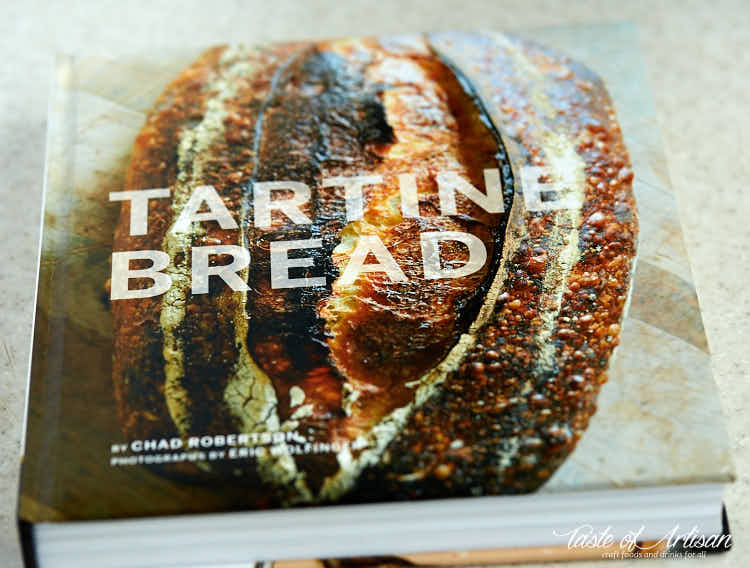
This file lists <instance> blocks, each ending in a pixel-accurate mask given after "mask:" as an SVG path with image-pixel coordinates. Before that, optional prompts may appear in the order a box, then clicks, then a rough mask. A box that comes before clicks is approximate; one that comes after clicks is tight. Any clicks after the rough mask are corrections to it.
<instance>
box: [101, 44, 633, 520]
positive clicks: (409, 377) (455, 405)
mask: <svg viewBox="0 0 750 568" xmlns="http://www.w3.org/2000/svg"><path fill="white" fill-rule="evenodd" d="M540 101H543V102H541V103H540ZM550 132H553V133H555V135H556V138H555V140H553V141H550V139H549V133H550ZM506 145H509V148H508V150H509V151H510V156H508V153H507V151H506ZM560 148H563V150H564V151H568V152H569V155H568V156H567V159H569V160H571V159H572V160H573V161H574V162H575V164H576V167H577V168H579V169H580V176H579V179H577V180H574V182H575V183H576V184H577V185H576V188H577V191H580V193H581V197H582V206H581V208H580V209H578V210H575V211H573V212H570V211H553V212H546V213H543V212H531V211H528V210H526V208H525V206H524V200H523V198H522V197H520V195H521V194H520V191H523V188H521V189H520V191H519V192H516V190H515V188H516V186H517V185H518V184H519V181H520V180H519V172H520V171H521V168H523V167H524V166H529V165H533V166H543V167H545V166H550V165H552V164H554V163H555V161H556V160H558V161H559V158H560V155H562V154H560V152H559V150H560ZM487 167H498V168H499V169H500V170H501V171H502V172H503V191H504V201H505V203H504V205H505V211H506V213H505V214H494V215H493V214H487V213H486V212H484V211H483V210H482V209H481V208H479V207H478V206H476V205H475V204H473V203H472V202H471V201H469V200H468V199H463V200H462V199H461V196H460V195H459V203H458V205H459V210H460V211H461V212H462V213H463V214H462V215H460V216H458V217H455V218H454V217H451V218H447V217H441V216H440V215H439V207H438V200H437V189H436V187H435V186H434V182H432V184H431V183H430V181H429V180H430V179H431V178H430V174H432V175H433V177H434V173H435V172H436V171H439V170H444V169H454V170H458V171H459V172H460V173H462V175H464V176H466V177H467V178H468V179H470V180H471V181H472V183H473V185H475V186H476V187H480V188H481V187H483V185H484V183H483V181H482V179H481V173H482V170H483V169H484V168H487ZM629 168H630V165H629V160H628V157H627V152H626V150H625V147H624V144H623V140H622V136H621V133H620V130H619V126H618V125H617V121H616V117H615V114H614V110H613V108H612V104H611V101H610V99H609V96H608V95H607V93H606V90H605V89H604V86H603V84H602V83H601V81H600V80H599V79H597V78H596V77H595V76H594V75H593V74H592V73H591V72H590V71H588V70H586V69H585V68H583V67H581V66H579V65H577V64H575V63H573V62H572V61H570V60H568V59H567V58H565V57H563V56H560V55H558V54H556V53H554V52H551V51H548V50H545V49H543V48H541V47H538V46H536V45H534V44H531V43H528V42H524V41H522V40H519V39H514V38H508V37H506V36H496V37H489V36H479V35H474V34H465V35H461V34H458V35H455V34H453V35H447V34H444V35H434V36H429V37H426V38H425V37H417V36H414V37H403V38H382V39H365V40H339V41H333V42H317V43H289V44H279V45H275V46H271V47H263V48H224V47H221V48H216V49H213V50H210V51H208V52H207V53H206V54H204V55H203V56H202V57H201V58H200V59H199V60H198V61H196V63H194V64H193V65H192V66H191V67H190V68H189V69H187V70H186V71H185V72H183V73H182V74H181V75H180V76H179V77H178V78H177V79H175V81H173V82H172V83H170V85H169V86H168V87H167V89H166V90H165V92H164V93H163V94H162V96H161V97H160V99H159V100H158V101H157V103H156V104H155V106H154V108H153V109H152V111H151V112H150V113H149V116H148V118H147V121H146V125H145V126H144V128H143V130H142V131H141V133H140V134H139V136H138V138H137V139H136V142H135V145H134V149H133V156H132V159H131V163H130V167H129V170H128V174H127V188H128V189H145V188H154V187H170V188H171V189H172V199H171V203H170V200H154V201H152V203H151V207H150V212H149V233H148V235H147V236H146V237H137V238H135V237H130V236H129V235H128V227H129V209H128V204H127V203H125V204H124V205H123V208H122V212H121V220H120V224H119V225H118V228H117V231H116V234H115V250H137V249H144V248H152V249H157V250H165V251H167V252H168V253H169V254H170V256H171V257H172V258H173V261H174V266H173V267H171V268H170V269H169V270H170V275H171V277H172V278H173V281H174V282H175V283H177V285H176V286H173V289H172V290H170V292H168V293H167V294H166V295H165V296H164V297H156V298H149V299H145V300H144V299H140V300H118V301H115V302H113V303H112V306H113V312H114V315H115V355H114V383H115V394H116V397H117V401H118V408H119V409H120V418H121V421H122V424H123V429H124V432H125V434H126V436H128V437H129V438H131V439H145V438H152V437H168V436H182V437H186V436H189V435H202V434H215V433H216V434H226V433H232V432H255V433H257V432H263V431H266V432H270V431H284V430H295V431H297V432H301V433H302V434H303V435H305V436H306V437H307V438H308V439H309V440H312V441H329V442H331V441H337V440H343V441H348V442H352V441H355V440H356V441H357V442H358V443H359V446H358V448H357V449H356V450H347V451H345V452H339V454H338V455H337V454H335V453H329V454H322V455H310V456H304V457H299V458H293V457H290V456H282V457H275V458H270V457H269V458H267V459H258V460H257V462H256V463H255V465H254V466H253V465H252V464H250V465H247V466H243V467H241V468H237V466H236V464H225V463H222V462H212V463H210V464H208V463H203V464H198V465H196V464H186V463H183V464H179V465H176V464H172V465H169V466H163V467H162V468H161V471H162V472H163V473H166V474H170V475H178V476H181V477H183V478H185V479H191V480H206V479H209V480H210V479H213V478H215V477H217V476H218V477H226V476H230V475H231V476H232V477H233V478H235V480H236V481H247V482H248V503H249V504H251V505H254V506H265V505H266V504H272V503H292V502H299V501H303V502H311V501H321V500H322V501H326V500H330V501H340V500H342V499H348V500H351V501H358V502H361V501H368V500H382V499H394V498H418V497H431V496H447V495H470V494H498V493H507V492H524V491H530V490H533V489H535V488H536V487H538V485H540V484H541V483H543V481H544V480H546V479H547V478H548V477H549V475H551V473H552V472H553V471H554V469H555V468H556V467H557V466H558V465H559V464H560V463H561V462H562V461H563V460H564V459H565V457H566V456H567V455H568V454H569V453H570V452H571V451H572V449H573V448H574V447H575V444H576V442H577V440H578V438H579V437H580V436H581V434H582V433H583V431H584V430H585V428H586V425H587V423H588V419H589V418H590V416H591V415H592V414H593V412H594V411H595V400H596V395H597V393H598V391H599V388H600V385H601V384H602V383H603V382H604V381H605V380H606V375H605V371H606V367H607V364H608V360H609V357H610V356H611V354H612V350H613V349H614V347H615V345H616V344H617V336H618V332H619V322H620V321H621V318H622V314H623V310H624V307H625V303H626V299H627V294H628V289H629V283H630V272H631V268H632V263H633V260H634V256H635V238H636V233H637V224H636V215H635V204H634V200H633V196H632V190H631V186H632V172H631V171H630V169H629ZM405 171H409V172H415V173H416V174H417V175H418V179H419V180H420V181H419V190H420V214H421V215H422V216H421V217H420V218H416V219H407V218H403V217H402V216H401V214H400V212H399V211H398V210H397V209H396V210H394V208H393V207H392V205H391V204H392V203H393V201H394V197H397V196H398V189H397V188H398V180H397V174H399V173H403V172H405ZM364 173H378V174H381V175H383V177H384V180H385V183H383V184H380V185H376V186H375V185H374V186H371V187H367V188H365V198H366V206H365V211H364V218H363V219H362V220H361V221H355V222H350V221H347V219H346V212H345V209H344V199H343V193H342V191H343V190H342V188H335V187H332V188H323V187H322V184H321V180H322V179H323V178H325V177H335V176H351V175H362V174H364ZM278 179H283V180H289V179H292V180H297V181H302V182H304V183H306V184H308V185H309V186H311V188H313V197H312V199H311V200H310V202H309V203H308V204H307V205H306V207H308V209H306V210H305V213H306V214H308V216H309V217H310V218H311V219H313V223H312V225H311V226H304V227H301V226H299V225H294V224H292V223H290V222H285V221H283V220H281V219H278V218H277V219H275V223H274V225H273V226H272V227H271V228H269V229H262V228H258V227H256V226H254V225H253V223H252V218H253V209H252V207H253V204H252V199H250V197H251V186H252V183H253V182H257V181H271V180H278ZM196 185H213V186H214V187H215V188H216V190H217V192H218V193H219V195H220V196H221V197H222V199H223V200H224V201H225V203H227V205H228V206H229V207H230V210H232V211H233V212H235V213H236V214H238V216H239V218H240V219H241V230H240V231H226V230H222V229H221V228H219V227H218V225H215V224H214V223H204V224H202V227H201V228H200V229H197V230H196V231H195V232H194V233H193V234H191V235H189V236H187V237H184V238H182V240H180V239H178V238H177V237H174V236H171V235H170V233H169V232H168V229H169V227H170V226H171V224H172V222H173V221H174V219H175V217H176V214H177V213H178V212H179V209H180V207H181V206H182V205H184V203H185V201H186V199H187V196H188V195H189V192H190V189H191V187H194V186H196ZM514 194H515V199H514V198H513V196H514ZM287 221H288V220H287ZM429 230H458V231H463V232H470V233H472V234H474V235H476V236H478V237H479V238H480V239H481V240H482V241H483V242H484V244H485V246H486V247H487V249H488V253H489V254H488V256H489V261H488V262H487V264H486V265H485V267H484V269H483V270H481V271H479V272H477V273H475V274H473V275H471V276H470V277H466V278H461V279H457V280H456V281H446V280H442V281H440V280H437V281H428V280H425V279H424V278H423V277H422V276H421V275H420V274H418V271H417V268H418V267H419V264H418V258H419V257H418V252H419V251H418V248H419V233H421V232H424V231H429ZM367 234H375V235H378V236H379V237H380V238H381V239H382V240H383V242H384V243H385V244H386V246H387V247H388V248H389V250H390V251H391V253H392V254H393V256H394V257H395V259H396V261H397V262H398V263H399V265H400V266H401V267H402V268H403V270H404V272H405V273H407V275H408V276H409V282H408V283H406V284H401V283H393V282H390V281H388V280H387V279H386V278H385V277H384V276H383V275H382V274H378V273H369V274H366V275H363V276H362V277H361V278H360V279H359V280H358V281H357V282H356V285H355V286H354V287H352V286H344V285H342V284H341V283H340V280H339V277H340V274H341V272H342V271H343V268H344V267H345V265H346V262H347V261H348V254H349V253H350V252H351V248H349V249H347V247H346V243H348V242H352V241H354V242H356V239H357V238H358V237H359V236H361V235H367ZM309 238H319V239H321V240H322V242H323V244H324V246H323V248H322V249H321V250H320V252H319V253H312V254H313V255H314V256H315V261H316V265H317V266H319V267H323V274H325V276H326V277H327V279H328V285H327V286H326V287H319V288H301V289H291V290H273V289H271V288H270V283H269V281H268V267H269V264H268V262H269V261H268V258H269V257H268V246H269V243H270V242H272V241H275V240H280V239H284V240H291V239H309ZM205 244H239V245H241V246H244V247H246V248H248V249H249V250H250V253H251V259H252V265H251V269H250V270H249V271H245V272H244V273H243V277H244V278H245V279H246V281H247V282H248V284H249V286H250V291H249V292H248V293H242V294H241V293H236V292H232V291H231V290H230V289H229V288H227V287H226V286H221V285H212V288H211V291H210V293H209V294H207V295H200V296H196V295H190V294H189V292H188V291H186V289H187V286H188V274H189V270H190V267H189V262H188V261H189V259H188V258H187V256H188V255H186V254H185V253H186V251H187V250H188V249H189V247H190V246H199V245H205ZM444 252H445V254H446V256H447V260H451V258H455V259H457V260H460V259H461V258H462V253H461V250H460V249H455V250H447V251H444ZM415 253H416V254H415ZM138 284H139V283H136V285H138ZM142 285H146V283H143V284H142ZM362 361H365V362H367V364H363V363H362ZM295 388H296V389H299V391H297V390H294V389H295ZM300 391H301V392H302V396H303V400H302V401H301V402H300V401H299V396H300V395H299V392H300ZM268 496H270V500H269V499H268Z"/></svg>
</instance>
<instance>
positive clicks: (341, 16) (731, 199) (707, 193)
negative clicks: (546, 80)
mask: <svg viewBox="0 0 750 568" xmlns="http://www.w3.org/2000/svg"><path fill="white" fill-rule="evenodd" d="M623 4H624V3H622V2H617V1H598V2H595V1H590V2H577V3H575V4H572V3H559V2H554V1H534V0H519V1H514V2H500V1H498V0H495V1H492V0H490V1H475V2H471V3H466V2H458V1H444V2H439V1H433V2H423V3H420V2H413V3H408V2H404V1H403V0H401V1H389V0H379V1H378V2H376V3H372V5H370V3H368V2H353V1H350V2H346V3H343V2H335V1H330V2H329V1H326V2H306V3H297V2H292V1H286V0H274V1H273V2H270V3H265V2H262V1H261V2H255V1H253V2H228V1H226V2H225V1H219V0H213V1H212V2H194V1H181V2H179V3H178V2H173V3H159V4H156V3H153V2H128V3H123V2H110V1H98V2H82V1H74V2H66V3H64V4H63V3H60V4H57V5H49V6H48V5H46V4H45V3H43V2H33V1H31V2H24V3H23V4H21V3H20V2H17V3H13V4H12V5H11V3H10V2H6V3H3V5H2V7H0V15H2V16H3V17H2V18H0V45H2V47H3V50H2V52H3V53H5V54H6V57H4V58H3V59H2V61H1V62H0V108H1V109H3V112H2V113H0V133H2V142H3V144H2V148H3V151H2V152H0V171H1V172H2V175H3V180H2V183H0V200H1V201H0V203H2V205H3V206H2V209H0V211H2V214H3V217H2V227H3V231H2V233H3V239H2V244H1V245H0V263H1V264H0V265H1V266H2V267H3V268H2V270H0V282H2V294H0V313H3V314H4V316H3V318H2V319H1V320H0V564H1V565H2V566H7V567H8V568H18V567H20V566H21V561H20V555H19V551H18V545H17V544H16V541H17V536H16V531H15V527H14V522H15V502H16V487H17V481H18V454H19V444H20V439H21V428H22V422H23V406H24V397H25V390H26V375H27V361H28V351H29V343H30V333H31V322H32V313H33V307H32V302H33V290H34V274H35V264H36V258H37V248H38V238H39V211H40V207H41V191H42V179H43V163H44V144H45V129H46V120H47V117H46V115H47V95H48V88H49V84H50V77H51V71H52V54H53V53H54V52H56V51H65V52H87V53H113V52H114V53H116V52H122V51H126V52H127V51H139V50H143V49H145V48H163V47H175V46H180V45H209V44H212V43H219V42H227V41H241V42H245V43H257V42H262V41H269V40H282V39H290V38H305V37H330V36H346V35H363V34H382V33H400V32H413V31H420V30H448V29H459V30H469V29H477V28H480V29H497V30H522V29H524V28H530V27H538V26H550V25H560V24H568V23H583V22H611V21H620V20H630V21H632V22H635V23H636V24H638V26H639V27H640V31H641V49H642V50H643V52H644V57H645V60H646V65H647V69H648V79H649V83H650V87H651V89H652V90H653V93H654V98H655V100H656V106H657V110H658V113H659V120H660V124H661V129H662V135H663V137H664V141H665V146H666V154H667V160H668V163H669V166H670V172H671V177H672V183H673V185H674V187H675V190H676V191H677V194H678V199H679V203H680V210H681V214H682V220H683V226H684V229H685V237H686V241H687V248H688V251H689V253H690V256H691V262H692V268H693V271H694V275H695V281H696V286H697V289H698V295H699V298H700V301H701V305H702V308H703V310H704V320H705V325H706V331H707V334H708V340H709V344H710V347H711V351H712V353H713V368H714V374H715V377H716V380H717V382H718V385H719V389H720V394H721V400H722V404H723V408H724V412H725V413H726V415H727V416H728V418H729V431H730V435H731V438H732V450H733V455H734V460H735V464H736V468H737V473H738V479H737V481H736V483H734V484H733V485H732V486H731V487H729V488H728V490H727V492H726V505H727V510H728V513H729V518H730V522H731V525H732V530H733V533H734V540H735V547H734V549H733V550H732V551H731V552H730V553H728V554H723V555H718V556H716V557H710V558H708V559H704V560H697V561H691V560H681V561H680V562H681V563H680V566H684V567H686V568H687V567H689V566H693V565H695V566H698V565H700V566H703V567H713V566H737V565H740V564H741V563H742V560H741V559H744V558H745V556H746V554H747V553H748V552H750V541H748V537H750V530H749V527H748V525H749V524H750V509H748V508H746V507H743V504H744V503H747V502H748V499H749V498H750V452H749V451H748V447H747V446H748V433H750V429H748V428H747V426H748V416H750V414H748V413H747V412H745V411H744V408H743V405H744V403H745V401H748V400H750V382H748V381H746V380H744V379H745V377H746V376H747V375H748V373H750V353H749V352H748V350H747V349H746V343H747V341H746V337H747V332H746V322H747V321H748V319H749V316H750V295H748V294H747V292H746V287H745V283H746V282H747V281H748V280H750V262H749V260H750V259H748V256H750V247H748V249H745V248H744V246H743V245H750V222H748V221H747V220H746V219H745V218H744V213H745V211H750V192H748V191H747V190H746V188H745V187H744V185H742V184H741V183H740V180H742V179H745V180H747V179H750V160H749V159H748V158H747V152H746V148H745V144H746V143H747V142H748V134H747V133H748V130H749V127H750V113H749V112H748V111H747V110H746V109H745V108H743V105H742V103H743V102H745V100H747V98H748V97H747V94H746V92H747V90H748V87H750V57H749V56H748V55H747V53H748V50H750V5H749V4H748V3H747V2H745V1H743V0H735V1H732V0H725V1H719V2H712V3H710V4H709V3H702V2H681V1H669V2H662V3H647V2H642V3H640V2H639V3H629V4H627V5H623ZM648 562H649V566H654V567H659V566H662V565H667V564H671V562H672V561H666V560H664V561H661V560H651V561H648ZM598 564H599V563H585V564H581V566H586V567H590V568H595V567H596V566H597V565H598ZM601 565H603V566H604V565H607V566H609V565H611V564H610V563H606V564H605V563H604V562H602V563H601ZM571 566H575V565H574V564H571Z"/></svg>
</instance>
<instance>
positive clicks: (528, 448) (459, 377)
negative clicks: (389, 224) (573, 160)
mask: <svg viewBox="0 0 750 568" xmlns="http://www.w3.org/2000/svg"><path fill="white" fill-rule="evenodd" d="M461 41H467V42H472V41H475V38H473V37H469V38H466V37H464V38H458V39H457V40H456V42H457V43H458V44H459V45H460V42H461ZM514 42H515V44H516V45H517V46H518V47H519V48H520V49H521V50H523V52H524V54H525V55H526V56H527V57H529V58H530V59H531V60H533V61H535V63H536V64H537V66H538V67H539V68H541V69H543V71H544V73H545V74H546V75H547V77H546V79H547V81H548V82H549V83H548V85H547V89H548V91H549V92H550V94H551V96H550V101H551V103H552V104H553V106H554V107H555V110H556V111H557V112H556V113H555V116H554V119H552V123H553V124H549V126H550V127H554V128H557V129H562V130H563V131H567V132H569V134H570V135H571V136H572V137H573V138H578V139H579V144H578V146H577V148H576V150H577V152H578V154H579V155H580V156H581V157H582V158H583V160H584V163H585V172H586V193H585V198H584V203H583V209H582V219H583V222H582V225H581V227H580V229H579V231H580V232H579V234H580V236H579V242H578V247H579V251H580V258H579V260H578V262H577V263H576V264H575V266H574V267H573V269H572V271H571V272H570V276H569V278H568V280H567V282H566V285H565V291H564V294H563V300H562V305H561V310H560V316H559V317H558V318H557V321H556V325H555V329H554V332H553V333H552V335H551V337H550V338H549V341H551V342H552V343H553V344H554V346H555V366H554V369H552V370H548V371H546V372H543V373H538V372H536V370H535V368H534V362H535V360H536V358H537V357H538V346H536V345H534V343H533V341H532V338H533V337H534V335H535V334H536V333H538V329H539V323H540V322H539V317H538V309H539V307H540V306H539V305H538V299H539V298H540V295H541V293H542V292H543V287H542V277H543V275H544V271H545V265H546V261H547V248H548V243H546V242H545V235H547V233H548V229H549V228H550V222H551V219H552V215H551V214H549V213H547V214H544V213H532V214H530V216H529V218H528V226H527V231H528V233H527V235H526V237H525V238H524V239H523V240H522V242H521V243H520V246H518V248H517V250H516V253H515V254H514V256H513V257H512V259H511V260H510V263H509V265H508V267H507V273H508V278H507V279H506V281H505V283H504V284H503V294H502V295H501V296H500V298H499V301H498V303H497V305H496V307H495V311H494V314H493V316H492V318H491V319H490V321H489V322H488V323H487V325H485V326H484V327H483V328H482V329H481V330H480V331H479V333H478V334H477V343H476V344H475V345H474V347H473V349H472V350H471V351H470V353H469V354H468V356H467V357H466V358H465V361H464V362H463V363H462V365H461V366H460V368H459V369H458V370H457V372H455V373H453V374H452V375H451V376H450V377H449V378H448V379H447V380H446V382H445V384H444V386H443V388H442V389H441V390H440V392H439V393H438V394H437V395H436V396H434V397H433V398H432V399H431V400H429V401H428V402H427V403H426V404H425V405H423V406H422V407H421V408H420V409H419V410H417V411H416V412H415V413H414V415H413V416H412V418H411V419H410V421H409V423H408V424H407V426H406V428H405V429H404V430H403V431H402V432H401V434H400V435H399V436H398V437H397V438H396V439H395V440H394V441H393V442H392V443H391V444H390V446H389V447H388V450H387V452H386V454H385V455H384V457H383V459H382V460H381V463H380V464H378V465H376V466H374V467H372V468H370V469H369V470H367V471H365V472H364V473H363V474H362V475H361V477H360V480H359V483H358V486H357V488H356V490H355V491H354V492H352V493H351V494H350V495H349V497H348V499H350V500H352V501H370V500H375V499H381V498H383V496H387V497H389V498H393V499H413V498H421V497H446V496H451V495H455V496H463V495H490V494H508V493H524V492H529V491H533V490H535V489H536V488H537V487H539V486H540V485H541V484H542V483H544V481H546V480H547V479H548V478H549V477H550V475H551V474H552V473H553V472H554V471H555V469H556V468H557V467H558V466H559V465H560V464H561V463H562V462H563V461H564V460H565V458H566V457H567V456H568V455H569V454H570V453H571V452H572V451H573V449H574V448H575V446H576V444H577V442H578V440H579V439H580V437H581V435H582V434H583V432H584V430H585V429H586V427H587V425H588V422H589V419H590V417H591V416H592V415H593V414H594V412H595V410H596V397H597V395H598V393H599V390H600V388H601V385H602V384H603V383H605V382H606V380H607V377H606V369H607V365H608V362H609V358H610V356H611V354H612V351H613V349H614V348H615V346H616V345H617V343H618V335H619V331H620V321H621V318H622V315H623V310H624V307H625V304H626V301H627V294H628V287H629V283H630V278H631V275H630V271H631V268H632V263H633V259H634V256H635V247H636V235H637V220H636V215H635V201H634V197H633V194H632V180H633V173H632V170H631V169H630V161H629V157H628V154H627V151H626V149H625V146H624V142H623V138H622V134H621V131H620V128H619V125H618V124H617V120H616V116H615V112H614V108H613V106H612V101H611V99H610V98H609V95H608V93H607V91H606V89H605V87H604V85H603V83H602V82H601V80H600V79H599V78H598V77H597V76H596V75H595V74H593V73H592V72H591V71H589V70H588V69H586V68H585V67H583V66H582V65H580V64H577V63H575V62H573V61H571V60H570V59H568V58H567V57H564V56H562V55H559V54H557V53H555V52H554V51H552V50H547V49H544V48H541V47H540V46H538V45H536V44H534V43H532V42H528V41H524V40H519V39H516V40H514ZM492 49H493V48H492V47H491V46H487V47H486V50H487V51H486V53H487V61H486V62H485V66H483V65H482V64H481V63H477V65H476V68H475V72H477V73H483V72H487V73H491V70H490V69H488V68H487V67H486V65H488V64H490V63H489V62H491V65H492V66H494V68H495V69H497V70H500V69H503V68H504V67H503V65H502V63H503V62H502V61H498V60H497V58H496V56H497V55H498V52H499V51H500V52H501V50H500V49H498V48H497V47H495V48H494V50H495V51H494V52H493V51H492ZM508 85H511V87H510V88H509V87H508ZM495 86H496V90H495V92H494V94H495V95H496V98H495V99H494V100H492V101H490V102H491V104H494V105H497V106H498V108H502V109H503V112H504V114H505V115H506V117H507V119H508V120H510V121H513V122H514V123H515V124H514V128H513V129H512V132H514V133H517V132H520V135H515V136H509V138H510V139H513V140H514V141H515V142H517V143H518V144H519V147H520V149H521V150H522V152H523V154H524V155H523V159H522V160H521V161H520V163H521V164H523V163H527V164H533V165H544V156H543V153H542V152H541V149H540V148H539V146H538V144H537V143H536V141H537V140H539V132H535V131H534V128H532V126H533V124H532V121H531V120H530V119H531V118H532V117H531V116H530V115H533V114H534V112H535V111H534V108H533V105H530V104H529V103H530V100H529V99H530V96H529V94H528V93H526V94H525V93H524V92H523V89H522V88H520V89H518V90H517V91H515V92H514V91H513V87H515V86H517V82H514V81H513V78H512V77H506V78H505V81H503V82H500V81H497V82H496V83H495ZM519 122H522V123H523V124H524V126H528V128H518V126H519V125H518V123H519ZM499 126H501V127H503V126H504V125H503V124H501V125H499ZM517 165H518V164H517ZM528 379H531V380H532V382H531V387H532V388H531V389H530V390H529V389H528V387H527V386H526V382H527V380H528ZM514 440H516V441H517V442H516V441H514ZM456 441H460V442H461V444H460V445H459V444H457V443H456ZM516 444H517V446H518V448H517V449H516ZM501 453H504V454H506V455H507V460H508V461H507V463H506V464H505V467H504V468H500V467H498V463H499V461H500V460H499V455H500V454H501Z"/></svg>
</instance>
